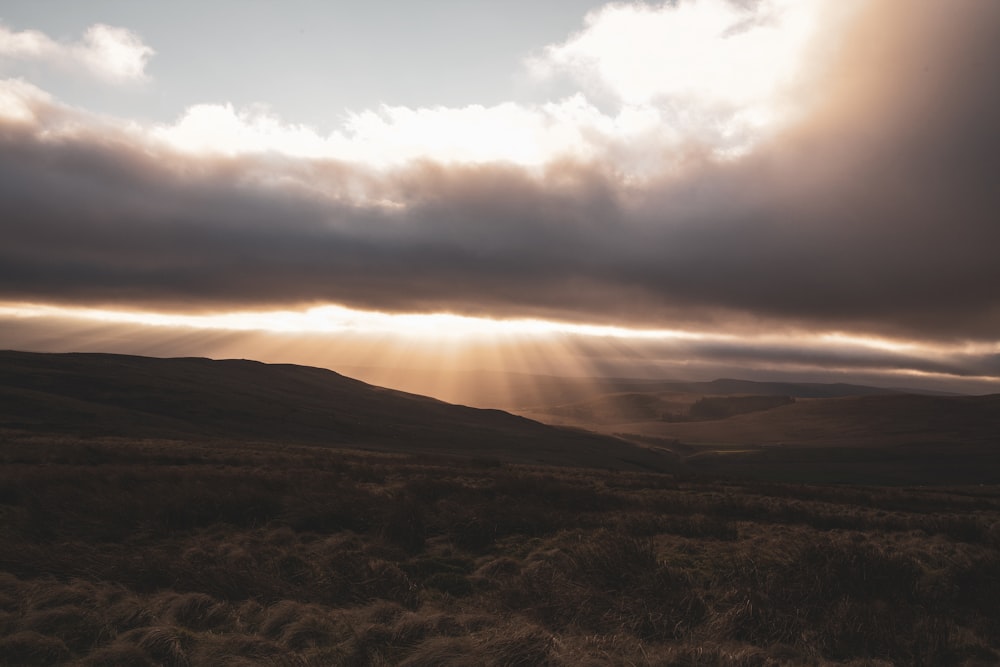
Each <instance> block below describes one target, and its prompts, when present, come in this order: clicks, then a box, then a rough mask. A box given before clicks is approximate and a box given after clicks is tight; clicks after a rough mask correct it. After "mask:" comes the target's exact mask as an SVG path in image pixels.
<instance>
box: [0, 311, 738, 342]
mask: <svg viewBox="0 0 1000 667" xmlns="http://www.w3.org/2000/svg"><path fill="white" fill-rule="evenodd" d="M0 317H17V318H30V317H64V318H73V319H85V320H91V321H96V322H108V323H119V324H138V325H145V326H162V327H185V328H192V329H213V330H229V331H262V332H271V333H316V334H321V333H358V334H370V335H386V334H390V335H403V336H406V337H408V338H413V339H418V340H419V339H425V340H426V339H433V340H435V341H441V340H455V339H476V338H480V339H481V338H487V337H496V336H500V337H504V336H519V337H545V336H552V335H558V334H567V335H575V336H589V337H604V338H635V339H648V340H663V339H673V340H685V339H686V340H700V339H703V338H705V337H706V334H703V333H696V332H690V331H681V330H675V329H631V328H627V327H616V326H607V325H594V324H579V323H570V322H557V321H551V320H540V319H528V318H521V319H493V318H486V317H469V316H465V315H455V314H451V313H430V314H417V313H383V312H377V311H364V310H354V309H351V308H345V307H343V306H333V305H329V306H316V307H313V308H308V309H305V310H301V311H293V310H273V311H249V312H229V313H214V314H176V313H153V312H143V311H126V310H110V309H100V308H76V307H61V306H51V305H40V304H6V305H0ZM718 337H722V336H718Z"/></svg>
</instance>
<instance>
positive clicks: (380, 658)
mask: <svg viewBox="0 0 1000 667" xmlns="http://www.w3.org/2000/svg"><path fill="white" fill-rule="evenodd" d="M997 600H1000V487H996V486H966V487H912V488H911V487H865V486H844V485H842V486H823V485H805V484H791V483H768V482H762V481H737V480H729V481H727V480H724V479H711V478H702V477H692V476H685V475H670V474H663V473H642V472H628V471H609V470H600V469H584V468H570V467H543V466H529V465H517V464H510V463H501V462H500V461H498V460H495V459H479V460H476V459H464V460H456V459H450V458H444V457H434V456H432V455H428V454H424V455H421V456H415V455H405V454H392V453H376V452H362V451H349V450H334V449H329V448H321V447H314V446H307V445H283V444H280V443H273V442H272V443H258V444H254V443H250V442H246V441H221V440H220V441H198V442H190V441H177V440H156V439H146V440H142V439H135V438H122V439H113V438H96V437H95V438H88V439H83V440H81V439H74V438H71V437H68V436H52V435H40V434H24V433H20V434H19V433H17V432H13V431H9V432H6V433H3V434H2V435H0V664H3V665H22V664H23V665H46V664H80V665H253V664H260V665H427V666H431V665H480V664H481V665H573V666H574V667H577V666H583V665H744V666H751V665H755V666H756V665H761V666H763V665H822V664H853V665H890V664H892V665H992V664H997V663H998V662H1000V606H998V604H997Z"/></svg>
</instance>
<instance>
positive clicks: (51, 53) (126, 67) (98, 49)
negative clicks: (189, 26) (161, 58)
mask: <svg viewBox="0 0 1000 667" xmlns="http://www.w3.org/2000/svg"><path fill="white" fill-rule="evenodd" d="M154 53H155V51H153V49H152V48H151V47H149V46H147V45H146V44H144V43H143V41H142V39H141V38H140V37H139V36H138V35H136V34H135V33H134V32H132V31H130V30H127V29H125V28H119V27H115V26H109V25H104V24H102V23H97V24H94V25H92V26H90V27H89V28H87V30H86V32H84V34H83V39H82V40H80V41H77V42H73V43H61V42H57V41H56V40H54V39H52V38H51V37H49V36H48V35H46V34H45V33H42V32H39V31H37V30H24V31H21V32H14V31H12V30H10V29H9V28H7V27H6V26H4V25H2V24H0V59H9V60H38V61H42V62H47V63H50V64H53V65H56V66H59V67H66V68H82V69H84V70H85V71H87V72H89V73H90V74H91V75H93V76H95V77H97V78H99V79H102V80H104V81H107V82H110V83H129V82H135V81H143V80H145V79H146V78H147V77H146V73H145V69H146V63H147V62H148V61H149V59H150V58H151V57H152V56H153V54H154Z"/></svg>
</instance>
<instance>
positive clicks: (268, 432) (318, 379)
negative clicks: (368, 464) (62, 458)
mask: <svg viewBox="0 0 1000 667" xmlns="http://www.w3.org/2000/svg"><path fill="white" fill-rule="evenodd" d="M0 429H8V430H17V431H28V432H37V433H60V434H67V435H72V436H83V437H96V436H114V437H150V438H165V439H182V440H191V439H244V440H256V441H271V442H285V443H308V444H315V445H325V446H337V447H355V448H372V449H380V450H388V451H405V452H433V453H439V454H446V455H458V456H474V457H488V458H495V459H498V460H507V461H516V462H539V463H553V464H560V465H580V466H598V467H610V468H642V469H664V468H665V467H666V466H668V465H669V464H670V459H669V457H668V456H667V455H665V454H661V453H657V452H654V451H651V450H648V449H643V448H639V447H636V446H633V445H630V444H627V443H624V442H622V441H620V440H618V439H615V438H611V437H608V436H603V435H597V434H592V433H585V432H581V431H577V430H571V429H564V428H557V427H552V426H547V425H544V424H541V423H539V422H536V421H532V420H530V419H526V418H523V417H518V416H515V415H511V414H508V413H506V412H501V411H499V410H482V409H477V408H470V407H465V406H460V405H452V404H449V403H445V402H442V401H438V400H436V399H432V398H427V397H425V396H418V395H415V394H409V393H405V392H401V391H394V390H391V389H384V388H381V387H376V386H373V385H370V384H366V383H364V382H361V381H359V380H354V379H351V378H348V377H345V376H343V375H340V374H338V373H335V372H333V371H330V370H325V369H321V368H313V367H307V366H295V365H290V364H264V363H261V362H257V361H247V360H222V361H216V360H211V359H203V358H191V357H185V358H174V359H160V358H153V357H140V356H128V355H118V354H92V353H68V354H51V353H31V352H16V351H0Z"/></svg>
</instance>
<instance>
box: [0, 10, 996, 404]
mask: <svg viewBox="0 0 1000 667" xmlns="http://www.w3.org/2000/svg"><path fill="white" fill-rule="evenodd" d="M997 34H1000V3H995V2H987V1H983V0H949V1H948V2H943V1H941V0H909V1H908V2H905V3H904V2H899V1H898V0H676V1H668V2H616V3H612V4H602V3H600V2H587V1H584V0H563V1H559V2H551V3H542V4H541V5H539V3H531V4H530V5H529V3H527V2H524V1H520V0H518V1H516V2H515V1H510V0H508V1H505V2H499V1H497V2H492V1H482V2H475V1H466V2H458V1H457V0H454V1H453V0H423V1H421V2H411V3H388V2H382V1H381V0H379V1H372V2H365V3H356V2H346V1H339V2H306V1H299V2H294V1H290V2H285V3H281V4H280V5H279V4H278V3H272V2H263V1H259V2H250V1H243V2H224V1H220V2H213V3H208V5H207V6H206V3H198V4H195V3H193V2H184V1H181V2H174V3H170V4H169V5H167V4H164V3H137V2H134V1H131V0H129V1H126V0H117V1H116V0H93V1H90V2H86V3H81V2H56V1H54V0H37V1H33V2H9V1H8V2H3V3H0V234H2V238H3V242H2V243H0V348H11V349H30V350H39V351H108V352H123V353H136V354H151V355H155V356H192V355H198V356H211V357H240V358H254V359H260V360H264V361H275V362H291V363H305V364H311V365H318V366H325V367H329V368H333V369H334V370H338V369H341V370H343V369H350V370H351V371H352V372H354V374H355V375H357V374H359V373H360V374H362V375H363V374H364V373H369V374H371V373H374V371H375V370H378V371H379V373H378V379H379V380H380V381H381V382H382V383H385V384H392V383H393V379H394V376H393V374H392V371H399V372H400V373H401V375H400V376H399V377H403V375H402V373H403V371H406V373H405V375H406V377H407V378H412V377H413V376H414V374H413V371H419V373H422V374H423V375H424V376H425V381H424V382H423V383H422V384H421V383H416V384H410V385H408V388H411V389H412V388H415V389H420V390H422V391H425V392H427V393H436V394H437V395H442V394H443V393H445V392H444V390H443V389H441V387H444V386H447V385H448V383H454V379H453V377H457V376H458V375H459V374H460V373H459V372H460V371H472V370H477V369H485V370H505V371H511V372H520V373H523V372H531V373H548V374H569V375H581V376H591V375H616V376H630V377H631V376H642V377H665V378H678V379H712V378H714V377H742V378H750V379H803V380H809V381H855V382H866V383H871V384H879V385H882V386H896V387H922V388H931V389H939V390H950V391H966V392H973V393H988V392H1000V261H997V248H998V247H1000V188H998V187H997V186H996V178H997V174H1000V123H998V122H997V121H996V119H997V118H1000V77H997V76H996V65H997V63H1000V40H998V39H996V35H997ZM448 395H449V397H450V398H454V394H453V393H452V394H448Z"/></svg>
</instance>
